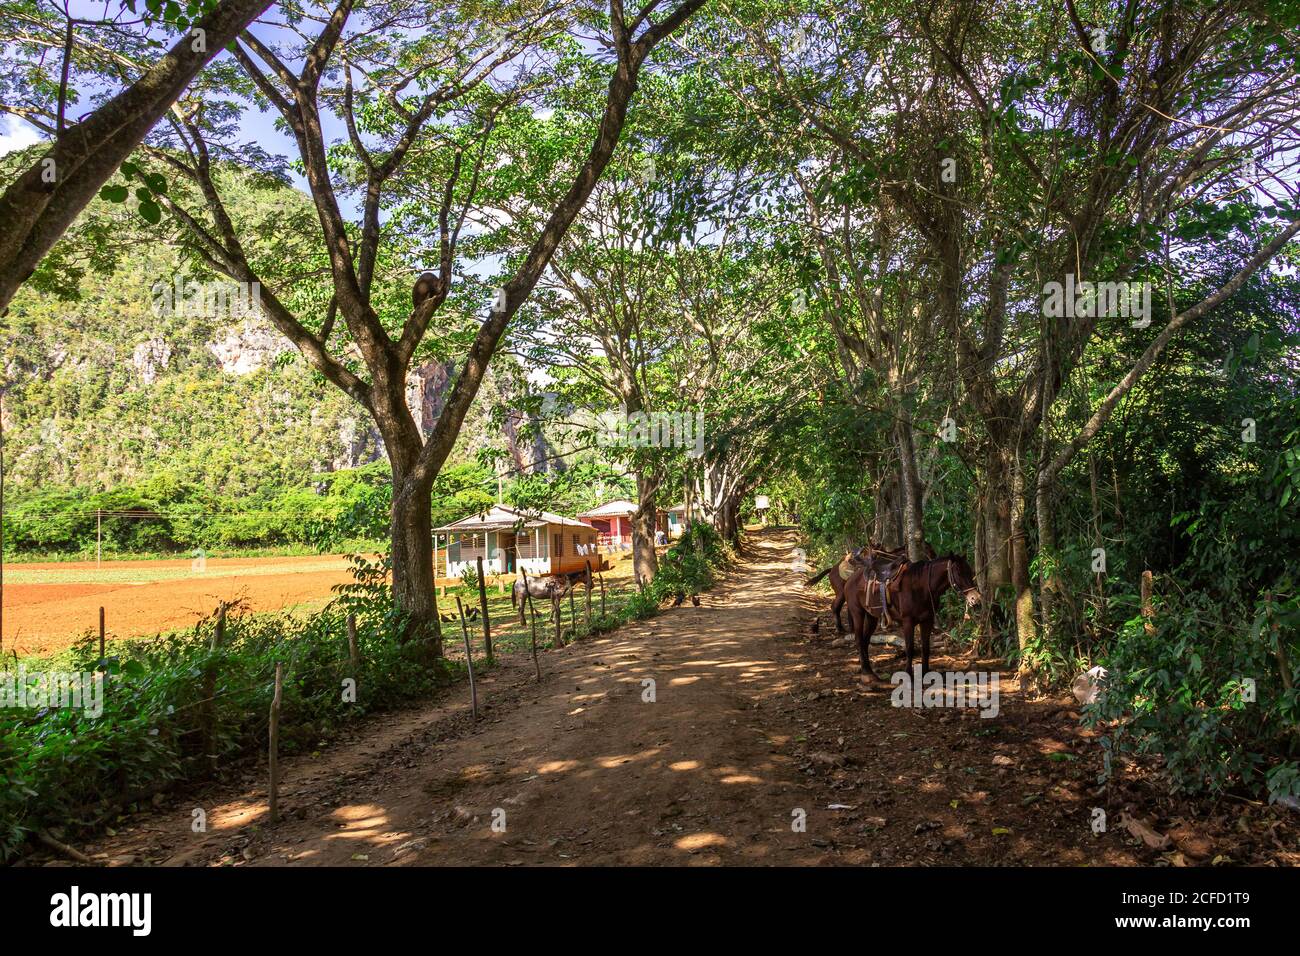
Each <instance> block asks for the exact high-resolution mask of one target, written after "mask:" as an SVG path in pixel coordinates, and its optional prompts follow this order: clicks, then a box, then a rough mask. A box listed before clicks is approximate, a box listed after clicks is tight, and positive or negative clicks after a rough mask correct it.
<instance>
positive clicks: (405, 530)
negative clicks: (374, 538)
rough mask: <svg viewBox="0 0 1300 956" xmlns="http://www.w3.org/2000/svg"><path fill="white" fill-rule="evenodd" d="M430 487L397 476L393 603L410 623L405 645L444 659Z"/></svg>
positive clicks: (421, 654)
mask: <svg viewBox="0 0 1300 956" xmlns="http://www.w3.org/2000/svg"><path fill="white" fill-rule="evenodd" d="M429 491H430V489H429V488H428V487H424V486H422V485H421V484H420V483H418V482H416V481H413V480H411V479H410V478H407V479H405V480H402V479H399V478H398V477H397V476H396V475H394V476H393V510H392V524H391V526H390V531H391V534H392V562H393V602H394V604H395V605H396V606H397V608H398V609H399V610H401V611H402V612H403V613H404V614H405V615H406V619H407V627H406V628H405V630H404V631H403V632H402V634H401V639H402V641H403V643H409V644H413V645H416V647H417V656H418V657H420V658H421V659H428V660H432V659H434V658H437V657H440V656H442V625H441V623H440V622H439V620H438V598H437V590H436V589H435V588H434V586H433V582H434V578H433V575H434V567H433V517H432V507H431V504H430V500H429Z"/></svg>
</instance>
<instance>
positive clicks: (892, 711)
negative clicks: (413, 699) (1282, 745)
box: [85, 533, 1295, 866]
mask: <svg viewBox="0 0 1300 956" xmlns="http://www.w3.org/2000/svg"><path fill="white" fill-rule="evenodd" d="M794 543H795V542H794V540H793V538H792V537H791V536H788V535H783V534H780V533H766V534H763V535H760V536H757V537H754V538H751V539H750V540H749V544H748V546H747V552H746V554H745V556H744V557H743V559H742V561H741V563H740V566H739V567H738V568H737V569H736V570H735V571H734V572H733V573H732V574H731V575H729V576H728V578H727V580H725V581H724V582H723V583H722V584H721V585H719V586H718V587H717V588H716V589H715V590H714V591H712V592H710V593H708V594H706V595H704V596H703V605H702V606H701V607H698V608H695V607H691V606H690V605H689V604H688V605H686V606H684V607H681V608H677V609H674V610H670V611H667V612H666V613H664V614H663V615H661V616H660V617H658V618H656V619H654V620H652V621H649V622H646V623H644V624H639V625H634V626H629V627H626V628H623V629H622V630H621V631H619V632H617V633H616V634H614V635H611V636H608V637H607V638H604V639H598V640H589V641H584V642H582V643H580V644H578V645H573V646H570V647H568V648H565V649H563V650H561V651H557V652H553V653H548V654H546V655H544V656H543V659H542V668H543V680H542V682H541V683H540V684H538V683H536V682H535V681H534V679H533V675H532V663H531V660H526V659H525V658H524V655H515V656H513V657H512V658H510V659H508V660H507V662H506V663H505V664H503V665H502V666H501V667H499V668H497V669H496V670H495V671H493V672H491V674H490V675H488V676H487V678H486V680H485V681H483V683H482V685H481V687H480V699H481V704H485V715H484V716H483V718H482V719H481V720H480V721H479V723H478V724H473V723H472V722H471V721H470V718H469V715H468V713H467V711H468V702H467V700H466V699H465V698H466V697H467V694H462V693H461V692H460V691H459V690H457V692H455V693H454V694H451V695H449V697H448V699H447V700H446V701H445V702H443V703H441V704H439V705H437V706H431V707H428V708H426V709H423V710H420V711H416V712H406V713H403V714H399V715H396V716H392V715H390V716H387V717H380V718H376V719H374V720H372V721H369V722H367V723H366V724H364V725H360V726H358V728H357V729H356V731H355V733H354V736H353V737H352V738H351V739H349V740H343V741H340V742H337V743H336V744H334V745H332V746H331V747H329V748H328V749H326V750H325V751H323V753H322V754H320V755H318V756H315V757H300V758H294V759H290V760H288V761H287V762H286V763H287V766H286V767H285V782H284V785H283V787H282V798H281V802H282V806H283V807H285V808H286V810H287V819H285V820H283V821H282V822H281V823H279V824H278V825H275V826H268V825H267V821H266V802H265V790H264V779H265V776H264V768H257V770H256V772H255V773H253V772H250V774H249V775H248V777H247V779H246V780H245V781H244V784H243V786H239V785H231V784H224V785H212V786H210V787H208V788H207V789H205V790H202V791H199V792H197V793H193V794H189V795H186V796H184V797H181V798H176V799H174V800H173V801H171V803H170V804H169V805H166V806H163V807H159V808H154V809H150V810H148V811H147V812H145V813H142V814H139V815H137V816H135V817H134V818H132V819H131V820H130V821H128V823H127V825H126V827H125V828H124V829H122V830H120V831H119V832H118V833H117V834H116V835H115V836H113V837H111V838H108V839H105V840H103V841H101V842H100V843H99V844H97V845H92V846H89V847H86V848H85V849H86V850H87V851H88V852H90V853H92V854H94V855H96V856H98V857H99V858H100V859H103V860H105V861H107V862H112V863H116V864H119V865H123V864H133V863H134V864H144V863H153V864H168V865H221V864H226V865H240V866H243V865H271V866H274V865H285V864H299V865H301V864H306V865H311V864H342V865H353V866H376V865H441V864H496V865H527V864H548V865H571V864H584V865H590V864H682V865H709V864H819V865H820V864H856V865H872V864H884V865H898V864H909V865H945V864H970V863H981V864H997V863H1008V864H1011V863H1024V864H1052V865H1088V864H1092V865H1097V864H1132V863H1152V862H1159V861H1160V858H1161V855H1163V854H1167V853H1170V852H1173V853H1178V854H1179V855H1180V857H1182V858H1183V859H1185V861H1187V862H1193V863H1194V862H1197V861H1201V860H1207V861H1208V859H1209V858H1210V855H1211V854H1214V853H1215V852H1216V840H1217V837H1216V836H1215V834H1216V832H1217V831H1218V828H1217V825H1216V824H1215V823H1214V822H1213V821H1212V820H1203V821H1199V822H1198V821H1186V820H1184V821H1183V822H1182V823H1180V824H1179V825H1180V826H1181V827H1182V831H1181V836H1180V835H1179V834H1180V831H1178V830H1174V831H1171V832H1172V837H1177V839H1174V840H1173V842H1172V843H1171V844H1170V845H1169V846H1168V847H1166V848H1162V849H1161V850H1155V849H1151V848H1148V847H1145V846H1144V845H1143V844H1141V843H1140V841H1138V840H1136V839H1135V838H1134V837H1133V836H1132V835H1131V834H1130V833H1129V831H1128V830H1126V829H1124V828H1123V827H1117V826H1116V825H1115V822H1116V820H1117V819H1118V818H1119V816H1120V815H1122V814H1124V813H1126V812H1129V813H1135V814H1136V813H1138V812H1140V809H1139V808H1137V807H1135V805H1134V804H1133V803H1132V802H1128V803H1125V801H1126V800H1128V799H1129V794H1128V792H1127V791H1124V790H1123V789H1117V788H1114V787H1112V789H1111V790H1110V791H1108V792H1103V791H1102V790H1100V789H1099V788H1097V787H1096V774H1097V770H1098V767H1099V761H1098V759H1097V756H1098V752H1099V748H1098V747H1097V746H1096V743H1095V741H1092V740H1090V739H1089V737H1088V734H1087V732H1085V731H1081V730H1080V729H1079V728H1078V720H1077V718H1078V715H1077V712H1075V711H1074V710H1073V709H1072V707H1071V706H1070V704H1068V703H1066V702H1065V701H1068V700H1069V699H1068V698H1066V699H1065V700H1057V701H1052V700H1048V701H1036V702H1027V701H1024V700H1022V699H1021V696H1020V693H1019V690H1018V688H1017V687H1016V685H1015V682H1014V680H1013V679H1012V678H1011V677H1010V676H1009V675H1007V674H1001V675H1000V679H1001V692H1000V701H999V705H1000V706H999V709H998V713H997V715H996V716H994V717H988V718H984V717H981V716H979V712H978V711H977V710H974V709H970V708H967V709H954V708H943V707H940V708H913V707H894V706H891V701H890V695H891V691H892V688H891V686H890V684H888V683H881V684H864V683H863V682H861V681H860V680H859V677H858V673H857V661H856V654H855V652H854V650H853V648H852V647H851V646H850V645H849V644H848V643H847V642H846V641H845V640H844V639H836V638H835V636H834V633H833V628H832V627H831V626H830V625H829V620H830V619H829V616H828V615H827V614H826V605H827V603H828V602H827V601H826V599H825V598H824V597H822V596H820V595H815V594H812V593H810V592H807V591H806V590H805V589H804V588H803V587H802V586H801V585H800V583H799V582H800V580H801V577H800V575H798V574H796V573H795V572H794V571H793V569H792V565H791V549H792V548H793V546H794ZM818 613H820V616H821V621H822V626H821V628H820V633H818V634H814V633H813V632H812V621H813V618H814V616H815V615H816V614H818ZM874 660H875V663H876V665H877V669H878V670H881V671H883V672H884V673H891V672H893V671H896V670H900V669H901V666H902V664H901V661H900V660H897V659H895V658H894V657H893V656H892V651H891V650H890V649H888V648H877V649H876V651H875V656H874ZM934 664H935V666H936V667H938V668H940V669H952V668H958V667H960V668H961V669H963V670H972V669H976V668H988V667H991V666H992V665H991V662H982V663H977V662H969V661H959V660H956V659H953V658H948V657H945V656H943V655H942V654H941V653H940V654H937V655H936V658H935V661H934ZM648 682H653V683H652V684H651V683H648ZM1099 805H1100V806H1105V807H1108V808H1109V812H1110V813H1111V824H1112V825H1111V827H1110V828H1109V829H1108V831H1107V832H1105V833H1102V834H1094V833H1093V832H1092V828H1091V826H1090V821H1091V819H1092V811H1091V808H1092V807H1094V806H1099ZM198 809H201V810H203V811H204V813H205V814H206V824H207V830H206V832H201V833H195V832H193V831H192V827H191V824H192V822H193V820H194V818H195V810H198ZM1161 812H1166V811H1161V810H1157V809H1150V810H1149V811H1148V814H1147V817H1146V819H1147V820H1148V821H1149V822H1151V823H1159V822H1160V818H1159V817H1158V814H1159V813H1161ZM1263 813H1264V811H1261V814H1263ZM1266 822H1267V821H1265V820H1263V819H1262V817H1261V820H1260V825H1264V824H1265V823H1266ZM1164 823H1165V824H1166V825H1168V824H1169V821H1168V820H1165V821H1164ZM494 824H495V827H494ZM1272 825H1273V826H1276V825H1277V824H1276V822H1274V823H1273V824H1272ZM1224 832H1225V833H1226V834H1227V835H1226V837H1225V839H1227V840H1236V841H1238V845H1240V840H1241V838H1242V831H1241V830H1240V827H1239V826H1238V827H1237V828H1235V832H1234V829H1230V828H1224ZM1207 834H1208V836H1207ZM1293 844H1294V841H1292V850H1291V852H1290V853H1286V854H1283V855H1282V856H1281V857H1279V858H1278V862H1291V863H1294V862H1295V854H1294V846H1293ZM1279 845H1281V844H1279ZM1275 852H1279V853H1280V852H1281V851H1275Z"/></svg>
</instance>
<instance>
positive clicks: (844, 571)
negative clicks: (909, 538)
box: [807, 541, 935, 634]
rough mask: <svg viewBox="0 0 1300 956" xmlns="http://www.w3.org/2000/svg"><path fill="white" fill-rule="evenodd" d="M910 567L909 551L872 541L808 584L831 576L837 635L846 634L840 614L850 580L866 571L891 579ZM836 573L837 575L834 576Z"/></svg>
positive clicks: (931, 550)
mask: <svg viewBox="0 0 1300 956" xmlns="http://www.w3.org/2000/svg"><path fill="white" fill-rule="evenodd" d="M924 547H925V553H926V555H927V557H930V558H933V557H934V556H935V553H934V548H932V547H930V545H928V544H926V545H925V546H924ZM906 564H907V551H906V550H904V549H903V548H899V549H898V550H897V551H891V550H889V549H888V548H886V547H883V546H882V545H878V544H876V543H875V542H872V541H868V542H867V543H866V545H864V546H863V547H861V548H858V549H857V550H856V551H850V552H849V553H848V554H846V555H844V557H843V558H842V559H841V560H840V562H839V563H838V564H832V565H831V566H830V567H829V568H827V569H826V570H825V571H819V572H818V573H817V574H816V576H814V577H811V578H809V579H808V581H807V583H808V584H816V583H817V582H818V581H820V580H821V579H822V578H824V577H826V575H828V574H830V575H831V590H832V591H834V592H835V600H833V601H832V602H831V613H833V614H834V615H835V632H836V633H837V634H843V633H844V621H843V619H842V618H841V617H840V611H841V610H842V609H843V608H844V601H845V594H844V586H845V585H846V584H847V583H848V582H849V579H850V578H852V577H853V575H854V574H855V573H856V572H857V571H858V570H860V569H861V570H865V571H866V572H867V574H868V575H870V576H871V577H876V578H879V577H888V576H889V574H891V573H892V572H893V570H894V569H897V568H899V567H903V566H905V565H906ZM832 571H834V572H835V573H834V574H831V572H832Z"/></svg>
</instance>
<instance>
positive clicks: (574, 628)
mask: <svg viewBox="0 0 1300 956" xmlns="http://www.w3.org/2000/svg"><path fill="white" fill-rule="evenodd" d="M569 633H570V634H572V635H573V636H574V637H577V636H578V612H577V611H575V610H574V609H573V588H569Z"/></svg>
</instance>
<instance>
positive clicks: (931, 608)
mask: <svg viewBox="0 0 1300 956" xmlns="http://www.w3.org/2000/svg"><path fill="white" fill-rule="evenodd" d="M949 588H952V589H953V590H956V591H960V592H961V593H962V596H963V597H965V599H966V606H967V607H974V606H975V605H977V604H979V603H980V592H979V588H977V587H976V586H975V572H974V571H973V570H971V566H970V564H968V563H967V561H966V559H965V558H963V557H961V556H960V555H957V554H950V555H947V556H946V557H942V558H935V559H934V560H932V561H919V562H917V563H916V564H909V565H907V566H906V567H904V568H902V569H901V570H900V571H898V572H897V573H896V574H894V575H893V577H892V578H891V579H890V580H889V582H888V583H887V584H884V585H883V588H882V583H881V581H880V580H878V579H876V578H874V577H872V576H871V575H870V572H869V570H868V569H866V568H859V569H858V570H857V571H856V572H854V574H853V577H851V578H850V579H849V580H848V581H847V582H846V583H845V587H844V592H845V603H847V604H848V606H849V618H850V619H851V620H852V622H853V636H854V637H855V638H857V642H858V660H859V661H861V663H862V670H863V672H865V673H867V674H870V675H871V676H872V677H875V676H877V675H876V672H875V671H874V670H872V669H871V635H872V633H873V632H874V631H875V629H876V624H877V623H879V621H880V620H881V619H882V618H884V619H885V621H886V622H890V621H896V622H898V625H899V633H901V634H902V635H903V640H904V641H905V642H906V644H907V670H908V673H911V671H912V657H913V643H912V641H913V634H914V631H915V629H916V628H917V627H920V628H921V673H922V674H923V675H924V674H926V673H928V672H929V670H930V635H931V633H933V631H934V618H935V614H936V613H937V612H938V610H939V598H941V597H942V596H943V593H944V592H945V591H947V590H948V589H949ZM882 590H883V593H882Z"/></svg>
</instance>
